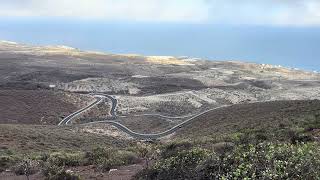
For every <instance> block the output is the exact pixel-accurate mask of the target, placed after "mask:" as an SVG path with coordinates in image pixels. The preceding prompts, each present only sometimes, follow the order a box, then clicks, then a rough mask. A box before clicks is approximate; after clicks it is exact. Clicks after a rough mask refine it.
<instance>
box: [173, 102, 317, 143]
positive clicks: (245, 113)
mask: <svg viewBox="0 0 320 180" xmlns="http://www.w3.org/2000/svg"><path fill="white" fill-rule="evenodd" d="M317 118H318V119H319V118H320V101H319V100H313V101H274V102H262V103H261V102H260V103H251V104H238V105H233V106H230V107H226V108H221V109H217V110H214V111H210V112H208V113H205V114H203V115H201V116H199V117H197V118H196V119H195V120H194V121H192V122H190V123H189V124H188V125H187V126H185V127H183V128H181V129H180V130H179V131H177V132H176V134H175V135H174V137H177V138H189V139H194V138H201V137H202V138H204V137H206V136H207V137H214V136H218V135H223V134H231V133H236V132H241V131H243V130H246V129H252V130H265V131H268V130H272V129H274V128H290V127H295V126H298V125H299V124H301V123H308V122H312V121H315V120H317Z"/></svg>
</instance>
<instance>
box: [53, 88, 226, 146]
mask: <svg viewBox="0 0 320 180" xmlns="http://www.w3.org/2000/svg"><path fill="white" fill-rule="evenodd" d="M90 95H92V96H93V97H95V98H96V101H94V102H93V103H91V104H90V105H88V106H86V107H84V108H82V109H80V110H78V111H76V112H74V113H72V114H70V115H69V116H67V117H66V118H64V119H63V120H62V121H61V122H60V123H59V124H58V125H59V126H61V125H69V123H70V122H71V121H72V120H73V119H74V118H75V117H76V116H78V115H80V114H81V113H83V112H85V111H87V110H89V109H91V108H92V107H94V106H96V105H97V104H100V103H101V102H103V101H104V100H105V99H106V98H107V99H110V100H111V102H112V106H111V109H110V115H111V116H112V118H113V119H116V118H117V115H116V108H117V103H118V101H117V99H115V98H114V97H112V96H110V95H108V94H103V93H95V94H90ZM228 106H231V105H225V106H220V107H217V108H213V109H209V110H207V111H204V112H202V113H199V114H197V115H194V116H192V117H191V116H181V117H170V116H162V115H159V114H146V116H160V117H164V118H171V119H181V118H186V117H190V118H189V119H187V120H185V121H183V122H182V123H180V124H178V125H175V126H173V127H172V128H170V129H168V130H166V131H163V132H161V133H154V134H142V133H137V132H134V131H132V130H131V129H129V128H128V127H126V126H124V125H123V124H121V123H119V122H117V121H111V120H104V121H94V122H89V123H83V124H79V125H89V124H98V123H106V124H111V125H113V126H115V127H117V128H118V129H119V130H121V131H123V132H125V133H127V134H128V135H130V136H131V137H133V138H137V139H144V140H155V139H159V138H162V137H165V136H168V135H170V134H172V133H174V132H175V131H177V130H178V129H180V128H182V127H183V126H186V125H187V124H188V123H190V122H192V121H193V120H194V119H196V118H197V117H199V116H201V115H203V114H205V113H207V112H210V111H213V110H216V109H220V108H224V107H228ZM139 116H143V115H139Z"/></svg>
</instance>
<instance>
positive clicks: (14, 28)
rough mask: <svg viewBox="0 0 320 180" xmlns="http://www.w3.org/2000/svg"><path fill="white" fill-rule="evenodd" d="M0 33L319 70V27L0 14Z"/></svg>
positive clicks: (38, 41) (87, 46) (31, 40)
mask: <svg viewBox="0 0 320 180" xmlns="http://www.w3.org/2000/svg"><path fill="white" fill-rule="evenodd" d="M0 39H1V40H9V41H15V42H20V43H28V44H34V45H67V46H71V47H76V48H79V49H82V50H94V51H103V52H109V53H121V54H123V53H124V54H142V55H172V56H190V57H196V58H203V59H207V60H237V61H246V62H257V63H264V64H274V65H282V66H286V67H292V68H300V69H304V70H312V71H320V27H283V26H282V27H279V26H278V27H277V26H249V25H223V24H175V23H140V22H105V21H88V20H87V21H80V20H77V21H74V20H71V19H49V18H42V19H31V18H29V19H14V18H11V19H0Z"/></svg>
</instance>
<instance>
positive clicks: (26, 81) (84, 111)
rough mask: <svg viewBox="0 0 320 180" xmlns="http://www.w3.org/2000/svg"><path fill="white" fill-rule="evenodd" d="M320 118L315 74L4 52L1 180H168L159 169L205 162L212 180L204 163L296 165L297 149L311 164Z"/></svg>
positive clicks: (6, 46) (28, 48) (43, 49)
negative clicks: (253, 159) (248, 158)
mask: <svg viewBox="0 0 320 180" xmlns="http://www.w3.org/2000/svg"><path fill="white" fill-rule="evenodd" d="M319 117H320V74H319V73H316V72H308V71H303V70H298V69H293V68H286V67H281V66H277V65H266V64H255V63H249V62H240V61H213V60H212V61H209V60H203V59H199V58H190V57H173V56H143V55H137V54H111V53H102V52H90V51H82V50H79V49H76V48H72V47H67V46H33V45H26V44H19V43H14V42H7V41H0V140H1V142H0V179H1V178H7V177H10V178H11V179H14V178H16V176H15V175H14V172H15V173H17V174H18V175H19V172H20V176H19V178H23V177H22V176H21V169H19V168H18V170H20V171H18V172H17V171H16V169H15V168H17V167H16V166H18V165H19V163H20V165H21V163H23V162H29V161H30V162H33V163H34V162H36V164H37V166H36V167H34V168H36V171H35V172H34V173H35V175H33V176H34V177H33V178H35V179H37V178H38V179H39V178H40V179H41V178H44V176H46V177H51V176H52V177H55V176H58V175H68V173H67V172H69V170H70V171H72V172H76V174H80V175H81V177H84V178H85V179H113V178H121V179H122V178H123V179H129V178H133V177H134V175H136V177H135V178H138V179H139V177H140V179H148V178H146V177H148V176H149V175H150V174H148V173H151V175H154V176H151V177H156V175H157V176H159V177H162V175H163V174H161V173H163V172H166V173H168V174H169V175H168V174H166V175H168V176H167V177H171V175H170V173H171V170H172V169H169V170H163V169H162V170H161V168H167V167H169V165H170V166H171V165H172V166H177V165H181V166H184V163H186V162H179V163H176V160H183V159H186V158H184V157H187V158H188V157H189V155H191V156H196V158H198V156H200V157H199V158H200V159H201V158H202V159H201V161H197V162H194V164H196V166H197V169H196V172H198V170H199V168H209V170H208V169H207V170H208V171H210V167H207V166H206V165H205V164H202V163H205V162H207V160H208V161H209V160H212V159H208V158H209V157H216V156H217V157H219V158H220V160H221V161H222V160H224V159H223V158H224V154H223V153H231V154H230V157H233V156H235V158H236V157H237V155H238V154H237V153H238V151H237V150H239V149H240V150H239V152H240V154H242V152H244V153H247V151H246V150H247V149H242V148H243V147H247V146H248V147H254V148H257V149H258V148H259V147H260V146H263V148H269V147H273V146H276V147H277V146H279V147H280V148H282V147H287V146H290V148H292V149H293V150H292V151H290V152H286V153H288V157H289V158H294V157H295V154H292V153H294V152H296V151H297V152H302V150H301V149H299V148H300V146H299V143H301V142H302V146H303V148H304V149H303V152H307V153H305V154H308V153H309V152H310V151H308V148H315V150H314V151H312V152H316V153H318V148H316V147H318V141H319V138H320V134H319V131H320V123H319ZM149 142H151V143H149ZM266 143H267V144H266ZM268 143H271V144H268ZM304 143H307V144H304ZM309 143H310V144H309ZM288 144H289V145H288ZM296 144H298V145H297V146H296ZM292 146H293V147H292ZM229 148H230V149H229ZM284 149H288V148H284ZM269 150H270V149H266V151H263V152H269ZM220 152H223V153H222V154H219V153H220ZM319 152H320V151H319ZM185 153H186V154H185ZM188 153H189V154H188ZM210 153H213V154H211V155H210V156H208V154H210ZM257 153H260V151H257ZM290 153H291V154H290ZM249 154H250V153H249ZM305 154H304V155H305ZM220 155H221V156H220ZM259 157H260V158H264V157H266V158H268V157H269V155H268V154H262V155H261V156H259ZM308 157H309V156H308ZM310 157H311V156H310ZM219 158H218V159H219ZM274 158H275V159H276V158H278V157H274ZM25 159H27V160H25ZM191 159H193V160H194V159H195V158H193V157H192V158H191ZM280 159H281V158H280ZM301 159H303V158H300V159H299V161H295V162H294V163H300V160H301ZM202 160H203V161H202ZM204 160H206V161H204ZM229 160H230V159H228V163H230V164H231V165H232V164H234V162H233V159H231V160H230V162H229ZM291 160H292V159H290V161H291ZM307 160H308V163H309V162H310V163H311V162H313V161H311V160H310V159H308V158H307ZM288 161H289V160H288ZM155 162H156V163H155ZM237 162H240V161H237ZM261 162H263V163H265V162H269V161H267V160H265V159H263V160H261ZM149 163H150V164H149ZM167 163H169V165H168V164H167ZM170 163H172V164H170ZM219 163H220V161H219ZM253 164H254V163H253ZM315 164H316V165H317V163H315ZM31 165H32V163H31V164H30V166H31ZM158 165H159V166H158ZM187 165H188V164H187ZM187 165H186V166H187ZM231 165H230V167H231ZM148 166H151V169H150V168H149V167H148ZM262 166H263V167H269V164H267V165H266V164H263V165H262ZM19 167H21V166H19ZM22 167H23V166H22ZM230 167H229V166H228V167H226V169H227V170H228V172H229V169H230ZM248 167H249V166H248ZM250 167H251V166H250ZM272 167H273V165H272ZM303 167H304V166H303ZM114 168H117V169H118V170H113V169H114ZM219 168H220V167H219ZM232 168H233V167H232ZM257 168H258V167H257ZM43 169H45V170H46V171H45V172H47V173H49V174H43V171H44V170H43ZM142 169H144V170H143V171H141V170H142ZM173 169H175V168H173ZM289 169H290V168H289ZM111 170H112V171H115V172H113V173H115V174H113V173H112V171H111ZM227 170H226V171H227ZM267 170H268V169H267ZM267 170H266V171H267ZM2 171H3V172H2ZM109 171H110V172H109ZM310 171H312V170H310ZM40 172H42V174H41V173H40ZM189 172H193V170H192V168H191V169H190V171H188V172H185V173H182V175H181V174H180V175H181V177H182V176H183V175H184V174H188V173H189ZM248 172H249V170H248ZM50 173H53V174H50ZM59 173H62V174H59ZM137 173H138V174H137ZM144 173H145V174H144ZM152 173H154V174H152ZM157 173H158V174H157ZM174 173H178V174H179V173H181V172H180V171H178V172H174ZM198 173H199V174H201V173H203V172H202V171H201V173H200V170H199V172H198ZM255 173H257V172H255ZM308 173H309V171H308ZM310 173H312V172H310ZM173 175H177V174H173ZM188 175H189V174H188ZM211 175H212V174H211ZM190 176H191V177H194V174H191V175H190ZM314 176H316V175H314V174H313V175H312V177H314ZM164 177H165V176H164ZM172 177H174V176H172ZM250 177H251V176H250ZM261 177H262V175H261ZM263 177H265V176H264V175H263ZM291 177H297V176H295V175H292V176H291ZM151 179H152V178H151ZM155 179H157V178H155ZM160 179H161V178H160ZM163 179H168V178H163ZM182 179H187V178H185V177H184V178H182Z"/></svg>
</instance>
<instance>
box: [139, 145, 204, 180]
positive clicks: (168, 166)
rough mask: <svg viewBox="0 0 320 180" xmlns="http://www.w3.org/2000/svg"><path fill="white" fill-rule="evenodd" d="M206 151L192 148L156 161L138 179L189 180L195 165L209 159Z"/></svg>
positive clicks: (193, 172) (192, 175)
mask: <svg viewBox="0 0 320 180" xmlns="http://www.w3.org/2000/svg"><path fill="white" fill-rule="evenodd" d="M209 155H210V154H209V153H208V151H206V150H203V149H200V148H193V149H191V150H184V151H181V152H179V153H177V155H176V156H171V157H168V158H165V159H161V160H160V161H158V162H157V163H156V164H155V165H154V166H153V167H152V168H151V169H149V170H145V171H142V172H141V173H140V174H139V175H138V179H163V180H166V179H190V178H192V177H194V175H195V173H196V172H195V165H197V164H199V163H200V162H202V161H203V160H205V159H206V158H208V157H209Z"/></svg>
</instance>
